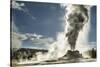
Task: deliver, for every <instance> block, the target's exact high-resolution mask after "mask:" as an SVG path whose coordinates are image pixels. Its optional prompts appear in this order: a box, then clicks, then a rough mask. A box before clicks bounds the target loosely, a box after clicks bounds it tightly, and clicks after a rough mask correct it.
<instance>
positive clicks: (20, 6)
mask: <svg viewBox="0 0 100 67" xmlns="http://www.w3.org/2000/svg"><path fill="white" fill-rule="evenodd" d="M11 4H12V6H11V8H13V9H17V10H20V11H23V12H24V13H26V14H27V15H28V16H30V17H31V18H32V20H36V17H34V16H33V15H32V14H30V12H29V10H28V9H27V8H26V6H25V3H18V2H16V1H15V0H12V3H11Z"/></svg>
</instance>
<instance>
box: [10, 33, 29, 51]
mask: <svg viewBox="0 0 100 67" xmlns="http://www.w3.org/2000/svg"><path fill="white" fill-rule="evenodd" d="M26 39H27V37H26V36H25V35H23V34H19V33H15V32H12V41H11V42H12V48H17V49H18V48H20V47H21V45H22V41H23V40H26Z"/></svg>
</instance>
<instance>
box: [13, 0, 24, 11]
mask: <svg viewBox="0 0 100 67" xmlns="http://www.w3.org/2000/svg"><path fill="white" fill-rule="evenodd" d="M23 6H25V4H24V3H18V2H16V1H15V0H13V1H12V8H14V9H18V10H23V8H22V7H23Z"/></svg>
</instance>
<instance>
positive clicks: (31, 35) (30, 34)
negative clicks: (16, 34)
mask: <svg viewBox="0 0 100 67" xmlns="http://www.w3.org/2000/svg"><path fill="white" fill-rule="evenodd" d="M26 36H27V37H29V38H31V39H34V38H36V39H40V38H42V37H43V36H42V35H38V34H36V33H26Z"/></svg>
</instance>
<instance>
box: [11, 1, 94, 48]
mask: <svg viewBox="0 0 100 67" xmlns="http://www.w3.org/2000/svg"><path fill="white" fill-rule="evenodd" d="M12 4H13V5H12V8H11V9H12V19H11V22H12V25H13V27H12V30H13V32H16V33H20V34H27V33H28V34H33V35H32V36H31V37H35V38H38V37H37V36H39V35H40V37H41V38H43V39H35V42H32V41H31V40H30V38H27V39H25V40H23V42H22V47H32V46H33V47H34V46H35V47H41V48H42V47H43V48H44V47H45V46H44V45H43V44H47V43H48V42H50V43H51V42H53V41H54V40H55V39H56V35H57V33H58V32H63V31H64V27H63V26H64V22H65V20H64V19H63V17H64V15H65V13H66V10H65V8H62V7H61V5H60V4H57V3H56V4H55V3H52V4H51V3H39V2H23V1H17V2H14V3H12ZM89 34H90V35H89V41H90V42H96V7H95V6H93V7H92V8H91V30H90V33H89ZM27 36H28V35H27ZM47 39H48V40H47ZM37 40H39V41H42V43H37V42H38V41H37ZM46 41H48V42H46ZM45 42H46V43H45ZM33 44H34V45H33ZM40 44H42V45H40ZM38 45H39V46H38Z"/></svg>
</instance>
